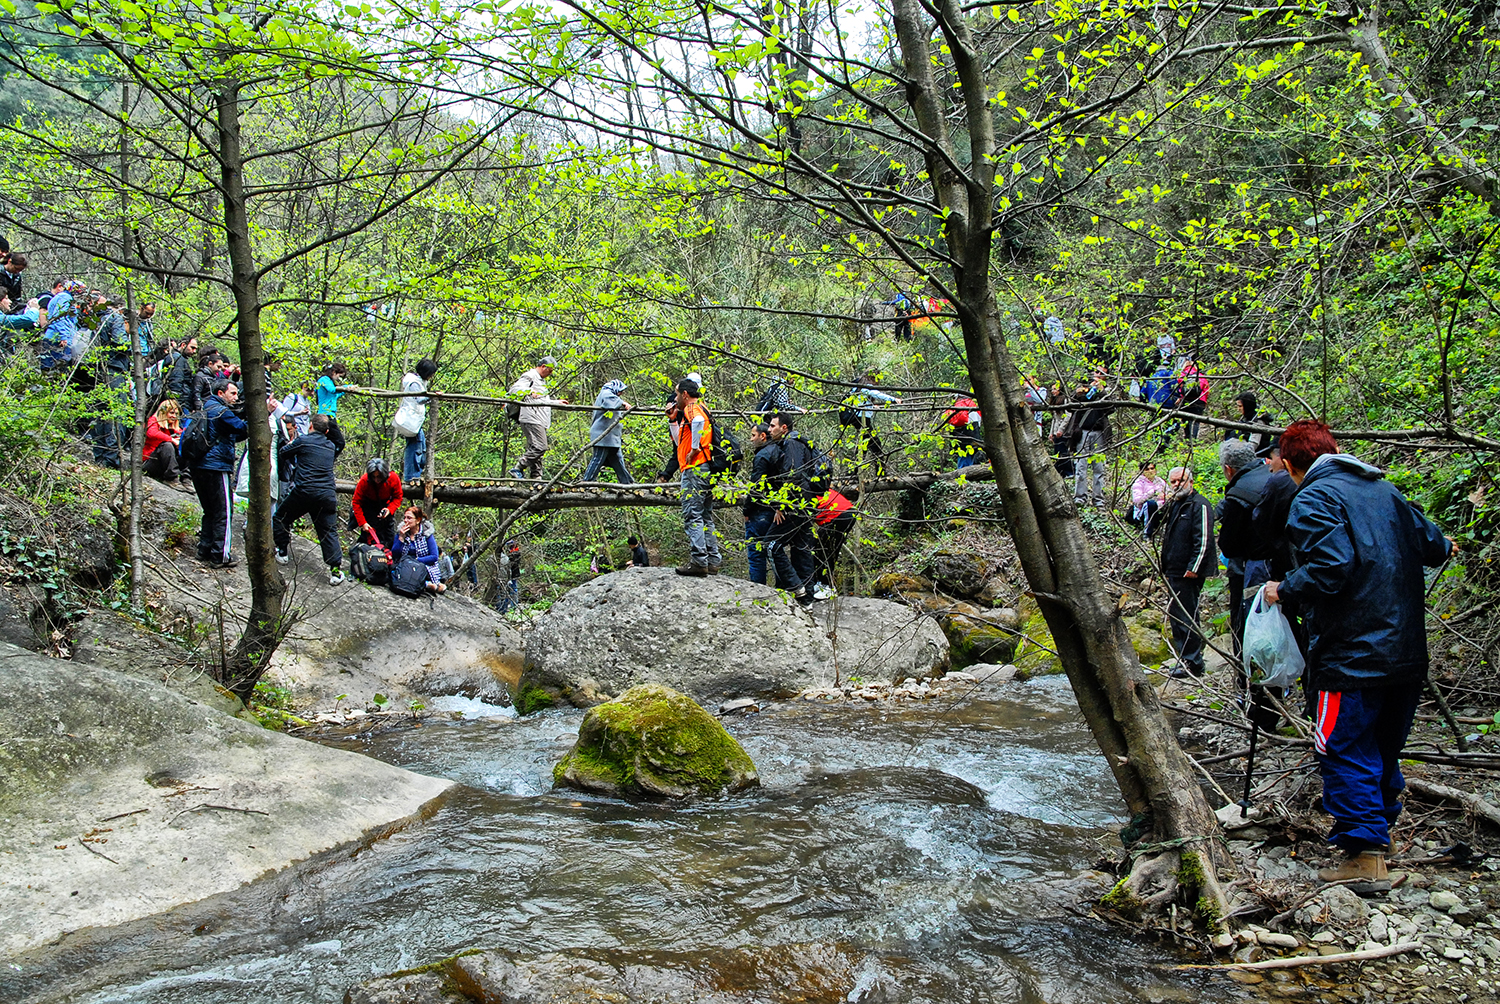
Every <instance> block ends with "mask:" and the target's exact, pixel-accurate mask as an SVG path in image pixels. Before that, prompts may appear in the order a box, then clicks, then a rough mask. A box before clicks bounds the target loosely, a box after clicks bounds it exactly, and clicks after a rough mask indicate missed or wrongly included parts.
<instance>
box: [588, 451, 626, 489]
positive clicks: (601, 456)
mask: <svg viewBox="0 0 1500 1004" xmlns="http://www.w3.org/2000/svg"><path fill="white" fill-rule="evenodd" d="M606 467H608V468H609V469H610V470H612V471H614V472H615V480H617V481H619V482H620V484H622V485H633V484H635V478H633V477H631V476H630V471H629V469H627V468H626V466H625V458H624V457H623V456H621V455H620V448H619V447H618V446H596V447H594V455H593V457H591V458H590V459H589V466H588V470H586V471H584V472H583V480H585V481H592V480H594V478H595V477H597V476H598V474H599V472H600V471H601V470H603V469H604V468H606Z"/></svg>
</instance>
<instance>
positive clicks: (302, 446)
mask: <svg viewBox="0 0 1500 1004" xmlns="http://www.w3.org/2000/svg"><path fill="white" fill-rule="evenodd" d="M343 452H344V430H342V429H340V428H339V423H338V420H337V419H330V420H329V422H328V435H326V436H325V435H323V434H322V433H321V432H309V433H308V434H307V435H305V436H298V437H297V438H296V439H294V440H292V441H291V442H290V443H287V444H286V445H285V446H283V447H282V448H281V450H280V452H279V453H278V454H277V456H278V457H279V458H280V460H281V467H282V469H283V470H285V469H286V468H287V467H288V466H290V465H292V464H296V469H295V471H294V473H293V475H292V490H293V491H295V492H298V493H299V494H302V495H316V496H319V497H322V498H327V499H333V498H334V492H335V489H336V486H337V479H336V478H335V477H334V473H333V462H334V461H335V460H337V459H338V455H339V454H340V453H343Z"/></svg>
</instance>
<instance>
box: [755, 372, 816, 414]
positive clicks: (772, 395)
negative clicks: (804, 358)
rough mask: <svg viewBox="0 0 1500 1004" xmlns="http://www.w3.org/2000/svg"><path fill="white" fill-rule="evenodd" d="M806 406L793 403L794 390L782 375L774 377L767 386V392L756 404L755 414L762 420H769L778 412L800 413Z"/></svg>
mask: <svg viewBox="0 0 1500 1004" xmlns="http://www.w3.org/2000/svg"><path fill="white" fill-rule="evenodd" d="M804 411H806V409H805V408H798V407H796V406H794V405H793V404H792V390H791V388H790V387H788V386H787V384H786V381H785V380H783V379H781V378H780V377H773V378H772V379H771V383H770V385H769V386H767V387H766V390H765V393H763V394H761V396H760V401H759V402H758V403H757V404H756V405H755V412H754V413H755V415H756V417H758V418H759V419H760V420H761V421H762V422H769V421H770V420H771V416H772V415H774V414H777V413H778V412H779V413H781V414H783V415H793V414H796V415H800V414H802V413H803V412H804Z"/></svg>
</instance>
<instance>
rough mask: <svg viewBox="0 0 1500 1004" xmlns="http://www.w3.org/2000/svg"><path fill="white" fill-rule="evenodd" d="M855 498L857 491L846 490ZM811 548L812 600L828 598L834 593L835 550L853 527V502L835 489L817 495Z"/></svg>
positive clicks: (835, 589) (840, 546) (837, 561)
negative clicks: (813, 559) (813, 564)
mask: <svg viewBox="0 0 1500 1004" xmlns="http://www.w3.org/2000/svg"><path fill="white" fill-rule="evenodd" d="M850 491H851V492H852V494H853V495H854V496H855V497H858V496H859V492H857V491H854V490H853V489H850ZM813 523H814V524H815V526H814V527H813V549H814V551H815V552H816V557H817V568H816V571H815V572H814V573H813V599H815V600H826V599H830V598H832V597H833V596H834V594H835V593H836V592H837V586H836V582H837V580H836V578H835V577H834V572H835V570H836V569H837V568H838V563H839V552H840V551H842V550H843V548H844V541H845V540H846V539H848V537H849V532H850V531H851V530H853V529H854V501H853V500H852V499H850V498H849V497H848V496H847V495H844V494H843V493H842V492H840V491H839V490H838V489H836V488H830V489H828V490H827V491H826V492H824V493H823V494H822V495H819V496H818V502H817V512H816V514H815V515H814V516H813Z"/></svg>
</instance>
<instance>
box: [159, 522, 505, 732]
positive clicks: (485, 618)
mask: <svg viewBox="0 0 1500 1004" xmlns="http://www.w3.org/2000/svg"><path fill="white" fill-rule="evenodd" d="M235 529H236V533H238V520H236V523H235ZM241 547H242V543H241V542H240V541H239V540H236V542H235V548H236V553H237V554H243V551H242V550H240V548H241ZM291 554H292V558H293V561H292V563H291V564H289V565H284V566H281V570H282V575H283V576H284V578H285V579H286V580H287V583H288V585H289V587H290V589H291V598H292V604H293V606H294V607H295V608H296V609H297V610H298V611H299V612H300V617H299V620H298V621H297V623H296V624H295V625H294V626H293V628H292V631H291V633H290V634H289V635H288V636H287V638H286V640H285V641H284V642H283V643H282V645H281V647H280V648H279V649H277V651H276V654H275V656H273V657H272V659H271V665H270V667H269V669H268V670H267V678H268V679H270V680H274V681H275V682H277V683H280V684H282V685H284V686H286V687H288V688H290V689H291V691H292V694H293V700H294V702H295V703H296V705H297V706H298V707H303V708H306V707H328V706H331V705H332V704H333V702H334V700H335V699H336V698H337V697H338V696H339V695H340V694H346V695H348V696H347V698H346V700H345V701H344V704H345V705H352V706H355V707H367V706H369V705H370V704H371V703H372V700H371V699H372V698H373V697H374V696H375V694H377V693H382V694H385V695H386V696H387V697H390V698H392V699H395V700H402V699H404V698H407V697H414V696H418V695H438V694H453V693H461V694H465V695H466V696H470V697H477V698H479V699H481V700H488V701H489V702H490V703H505V700H504V698H503V696H502V695H504V694H505V693H506V692H508V691H510V690H511V688H513V687H514V686H515V685H516V684H517V683H518V681H519V679H520V668H521V661H522V656H521V650H522V648H523V643H522V640H521V636H520V634H519V632H517V631H516V630H515V629H514V628H512V627H510V626H509V625H508V624H506V623H505V621H504V619H503V618H501V617H500V615H499V614H497V613H495V611H493V610H491V609H490V608H488V607H486V606H484V605H483V604H481V603H477V602H475V601H474V600H472V599H469V598H468V597H465V596H461V595H459V594H458V593H457V591H456V590H449V591H448V593H447V594H445V595H444V596H442V597H439V598H437V599H435V600H428V599H416V600H413V599H407V598H406V597H404V596H397V595H396V594H395V593H393V592H391V591H390V590H389V589H386V588H385V587H383V586H382V587H375V586H367V585H365V584H364V583H362V582H360V581H358V580H356V579H355V578H353V577H352V576H350V577H349V578H348V581H346V582H345V583H344V584H343V585H339V586H330V585H329V584H328V569H327V568H326V567H325V566H324V565H323V563H322V558H321V555H320V553H319V551H318V546H317V544H316V543H314V542H313V541H309V540H305V539H302V538H300V537H293V538H292V545H291ZM183 567H184V568H185V569H192V571H193V572H194V574H193V575H190V576H182V575H178V574H176V573H175V572H174V571H173V570H172V569H170V568H168V567H165V566H163V567H158V568H156V569H154V570H153V571H152V572H151V576H152V579H153V585H156V586H159V587H160V588H161V589H162V590H163V591H164V593H165V594H166V598H167V603H168V604H169V605H170V606H171V607H173V608H174V609H176V610H180V611H182V612H184V613H186V614H187V615H188V616H189V617H191V618H192V619H194V620H195V621H197V622H198V623H199V624H202V625H205V626H207V627H208V628H209V630H210V633H211V634H213V635H217V632H218V621H217V614H216V612H215V610H214V608H213V607H212V606H206V605H205V603H204V600H205V599H206V598H208V597H218V596H220V595H222V596H223V598H224V606H225V620H226V622H227V624H226V627H227V630H228V632H229V635H230V637H231V639H232V638H234V637H235V636H236V635H237V634H238V625H239V624H240V623H241V622H242V621H243V619H244V617H245V616H246V614H247V613H248V611H249V608H250V580H249V576H248V575H247V574H246V571H245V567H244V564H243V562H242V563H241V565H240V566H239V567H237V568H234V569H230V570H218V571H208V570H200V569H199V568H198V566H196V565H195V564H194V563H193V562H191V561H188V562H186V563H185V564H184V566H183Z"/></svg>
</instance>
